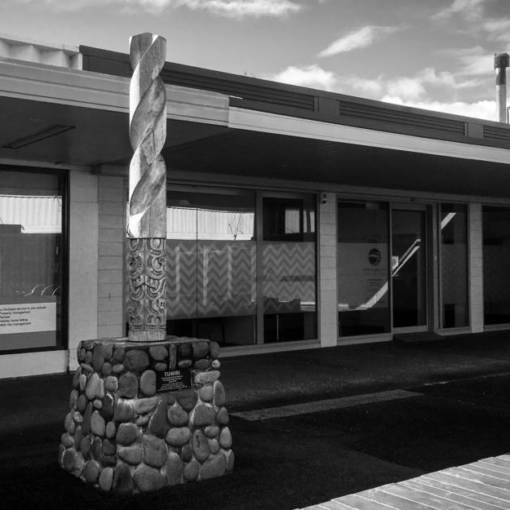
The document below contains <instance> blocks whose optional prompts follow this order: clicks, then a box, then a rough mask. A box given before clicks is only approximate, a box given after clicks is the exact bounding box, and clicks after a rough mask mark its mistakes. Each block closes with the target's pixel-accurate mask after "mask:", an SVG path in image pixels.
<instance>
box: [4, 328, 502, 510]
mask: <svg viewBox="0 0 510 510" xmlns="http://www.w3.org/2000/svg"><path fill="white" fill-rule="evenodd" d="M222 381H223V382H224V384H225V386H226V388H227V392H228V395H229V402H230V404H229V410H230V411H231V412H234V413H235V414H236V413H239V415H240V416H242V413H243V412H246V411H257V410H259V409H266V410H267V409H275V408H281V407H282V406H290V407H295V408H296V409H298V412H297V413H294V414H292V413H291V414H290V415H289V414H288V413H283V414H282V415H281V417H275V418H271V417H269V418H267V419H261V420H258V419H254V420H247V419H243V418H240V417H236V416H233V417H232V421H231V429H232V432H233V436H234V446H233V448H234V450H235V453H236V467H235V470H234V472H233V474H231V475H229V476H227V477H224V478H220V479H215V480H207V481H203V482H199V483H191V484H187V485H183V486H178V487H172V488H165V489H162V490H161V491H157V492H155V493H151V494H143V495H137V496H134V497H129V498H128V497H118V496H113V495H104V494H102V493H100V492H98V491H96V490H95V489H93V488H92V487H88V486H86V485H85V484H83V483H81V482H80V481H79V480H77V479H75V478H74V477H72V476H70V475H68V474H67V473H65V472H64V471H63V470H61V469H60V468H59V467H58V465H57V463H56V452H57V447H58V441H59V437H60V434H61V432H62V430H63V428H62V427H63V424H62V422H63V418H64V415H65V413H66V407H67V401H68V395H69V391H70V387H71V378H70V375H55V376H44V377H31V378H22V379H12V380H4V381H0V402H2V404H1V408H0V409H1V413H2V414H1V418H0V445H1V448H0V502H1V504H0V506H1V507H2V508H8V509H10V508H63V509H67V508H69V509H71V508H76V509H80V508H133V509H136V508H144V509H147V508H155V509H159V508H161V509H163V508H165V509H167V508H178V509H182V510H187V509H190V510H191V509H193V510H194V509H208V510H214V509H218V510H219V509H225V510H229V509H236V510H238V509H289V510H291V509H293V508H297V507H305V506H308V505H312V504H314V503H318V502H321V501H327V500H328V499H332V498H335V497H339V496H342V495H344V494H350V493H353V492H358V491H361V490H364V489H368V488H370V487H375V486H379V485H382V484H386V483H390V482H396V481H400V480H405V479H407V478H411V477H415V476H418V475H420V474H424V473H427V472H430V471H436V470H439V469H444V468H446V467H449V466H454V465H460V464H465V463H468V462H473V461H475V460H477V459H480V458H483V457H489V456H495V455H500V454H503V453H507V452H509V451H510V433H509V432H508V431H509V430H510V402H509V400H510V335H509V334H507V333H492V334H482V335H473V336H471V337H469V336H465V337H458V338H448V339H447V340H444V341H441V342H433V343H430V344H406V345H397V344H394V343H387V344H371V345H370V344H367V345H362V346H352V347H342V348H332V349H322V350H320V349H318V350H307V351H295V352H290V353H278V354H271V355H258V356H244V357H238V358H226V359H224V360H222ZM400 390H402V391H400ZM367 395H369V397H366V396H367ZM377 395H386V398H377ZM392 395H399V398H392ZM318 402H326V403H328V402H330V403H331V402H333V404H334V405H329V406H328V405H325V406H322V405H321V404H319V405H317V403H318ZM337 402H338V404H337ZM342 403H343V405H342ZM296 405H297V406H296ZM299 410H301V411H299ZM280 414H281V413H280ZM274 416H278V412H276V414H274Z"/></svg>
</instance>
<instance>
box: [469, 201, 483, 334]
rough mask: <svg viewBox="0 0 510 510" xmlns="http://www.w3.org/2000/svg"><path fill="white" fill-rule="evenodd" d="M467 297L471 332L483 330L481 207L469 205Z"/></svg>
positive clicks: (473, 204)
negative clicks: (468, 299)
mask: <svg viewBox="0 0 510 510" xmlns="http://www.w3.org/2000/svg"><path fill="white" fill-rule="evenodd" d="M468 232H469V245H470V249H469V295H470V309H469V312H470V317H471V332H473V333H479V332H481V331H483V329H484V318H483V232H482V205H481V204H476V203H471V204H469V229H468Z"/></svg>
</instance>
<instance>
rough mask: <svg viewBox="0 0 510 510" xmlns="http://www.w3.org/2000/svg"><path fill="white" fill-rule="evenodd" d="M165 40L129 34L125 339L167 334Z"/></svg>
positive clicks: (134, 339)
mask: <svg viewBox="0 0 510 510" xmlns="http://www.w3.org/2000/svg"><path fill="white" fill-rule="evenodd" d="M165 58H166V40H165V39H164V38H163V37H160V36H159V35H154V34H150V33H144V34H138V35H135V36H133V37H132V38H131V40H130V60H131V66H132V68H133V76H132V78H131V83H130V87H129V138H130V141H131V147H132V148H133V151H134V152H133V157H132V158H131V164H130V166H129V209H128V219H127V234H128V250H127V251H128V253H127V268H128V286H129V289H128V296H127V314H128V324H129V340H132V341H137V342H145V341H153V340H164V339H165V337H166V256H165V245H166V166H165V161H164V159H163V156H162V155H161V151H162V150H163V147H164V145H165V140H166V93H165V85H164V83H163V80H162V79H161V78H160V76H159V74H160V72H161V70H162V68H163V66H164V64H165Z"/></svg>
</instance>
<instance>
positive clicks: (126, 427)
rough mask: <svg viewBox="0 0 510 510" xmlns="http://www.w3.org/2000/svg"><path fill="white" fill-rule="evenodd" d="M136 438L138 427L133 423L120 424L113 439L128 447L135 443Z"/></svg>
mask: <svg viewBox="0 0 510 510" xmlns="http://www.w3.org/2000/svg"><path fill="white" fill-rule="evenodd" d="M137 437H138V427H137V426H136V425H135V424H134V423H121V424H120V425H119V428H118V429H117V435H116V437H115V439H116V441H117V443H119V444H122V445H130V444H131V443H134V442H135V441H136V438H137Z"/></svg>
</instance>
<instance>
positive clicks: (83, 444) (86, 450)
mask: <svg viewBox="0 0 510 510" xmlns="http://www.w3.org/2000/svg"><path fill="white" fill-rule="evenodd" d="M80 451H81V454H82V455H83V456H84V457H85V458H88V457H89V454H90V438H89V436H85V437H82V439H81V441H80Z"/></svg>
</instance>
